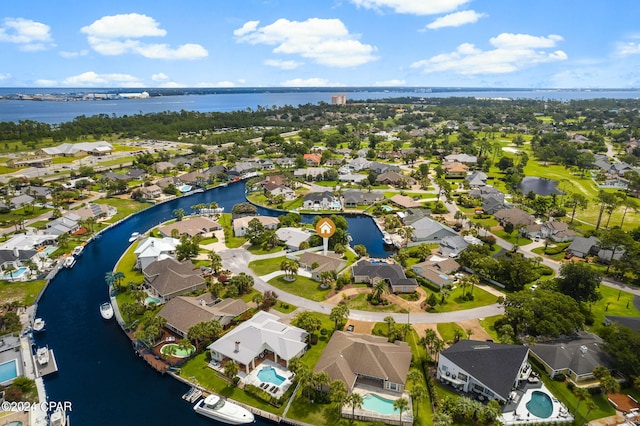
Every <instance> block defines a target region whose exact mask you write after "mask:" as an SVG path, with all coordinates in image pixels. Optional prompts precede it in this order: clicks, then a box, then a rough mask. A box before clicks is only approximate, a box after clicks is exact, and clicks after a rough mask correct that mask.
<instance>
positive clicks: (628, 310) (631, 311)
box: [591, 285, 640, 325]
mask: <svg viewBox="0 0 640 426" xmlns="http://www.w3.org/2000/svg"><path fill="white" fill-rule="evenodd" d="M599 292H600V294H601V295H602V298H601V299H600V300H598V301H597V302H595V303H594V304H593V305H591V312H592V313H593V315H594V317H595V323H594V324H595V325H598V324H602V323H603V322H604V317H605V315H613V316H624V317H640V311H638V310H637V309H636V308H635V306H634V305H633V298H634V295H633V294H632V293H627V292H625V291H621V290H617V289H615V288H611V287H607V286H604V285H601V286H600V288H599ZM618 296H619V300H618Z"/></svg>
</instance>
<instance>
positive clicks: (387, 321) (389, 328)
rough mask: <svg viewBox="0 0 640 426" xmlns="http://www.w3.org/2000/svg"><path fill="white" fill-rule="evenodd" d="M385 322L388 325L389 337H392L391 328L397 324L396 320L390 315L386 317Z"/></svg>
mask: <svg viewBox="0 0 640 426" xmlns="http://www.w3.org/2000/svg"><path fill="white" fill-rule="evenodd" d="M383 321H384V322H386V323H387V336H391V327H392V326H393V325H394V324H395V323H396V320H394V319H393V317H392V316H390V315H389V316H386V317H384V319H383Z"/></svg>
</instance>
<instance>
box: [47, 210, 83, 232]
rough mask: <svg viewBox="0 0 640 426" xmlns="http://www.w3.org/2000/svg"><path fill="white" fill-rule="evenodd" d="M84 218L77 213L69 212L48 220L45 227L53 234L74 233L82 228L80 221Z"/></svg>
mask: <svg viewBox="0 0 640 426" xmlns="http://www.w3.org/2000/svg"><path fill="white" fill-rule="evenodd" d="M80 220H82V218H81V217H80V216H78V215H77V214H75V213H67V214H65V215H64V216H62V217H59V218H57V219H54V220H52V221H50V222H48V223H47V224H46V225H45V227H46V228H47V233H49V234H53V235H62V234H72V233H74V232H76V231H77V230H78V229H80V224H79V223H78V222H79V221H80Z"/></svg>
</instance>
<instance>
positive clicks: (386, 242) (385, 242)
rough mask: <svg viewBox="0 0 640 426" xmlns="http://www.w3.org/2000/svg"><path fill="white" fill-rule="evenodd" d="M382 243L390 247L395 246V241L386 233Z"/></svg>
mask: <svg viewBox="0 0 640 426" xmlns="http://www.w3.org/2000/svg"><path fill="white" fill-rule="evenodd" d="M382 242H384V244H385V245H388V246H391V245H393V240H392V239H391V235H389V234H387V233H386V232H385V233H383V234H382Z"/></svg>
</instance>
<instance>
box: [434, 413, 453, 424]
mask: <svg viewBox="0 0 640 426" xmlns="http://www.w3.org/2000/svg"><path fill="white" fill-rule="evenodd" d="M452 424H453V419H452V418H451V415H450V414H449V413H445V412H444V411H438V412H436V413H434V414H433V426H451V425H452Z"/></svg>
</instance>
